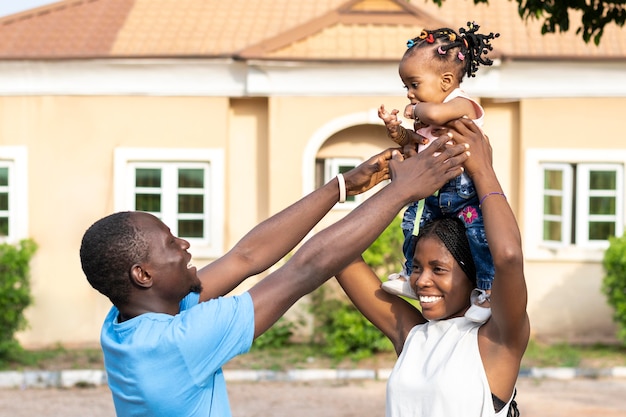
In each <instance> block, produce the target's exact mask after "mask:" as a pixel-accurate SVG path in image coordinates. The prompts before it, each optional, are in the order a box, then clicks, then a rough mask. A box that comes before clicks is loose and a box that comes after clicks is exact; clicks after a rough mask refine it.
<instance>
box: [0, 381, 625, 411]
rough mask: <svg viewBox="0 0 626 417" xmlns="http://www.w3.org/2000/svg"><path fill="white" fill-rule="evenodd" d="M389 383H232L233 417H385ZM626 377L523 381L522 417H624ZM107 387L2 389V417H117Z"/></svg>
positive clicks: (230, 386)
mask: <svg viewBox="0 0 626 417" xmlns="http://www.w3.org/2000/svg"><path fill="white" fill-rule="evenodd" d="M385 383H386V382H385V381H373V380H364V381H351V382H338V381H318V382H229V383H228V392H229V395H230V402H231V407H232V410H233V417H256V416H263V417H266V416H268V415H269V416H272V417H320V416H324V417H383V416H384V414H385ZM624 393H626V379H616V378H611V379H584V378H580V379H572V380H533V379H530V378H521V379H520V380H519V382H518V395H517V399H518V404H519V408H520V412H521V415H522V417H599V416H602V417H618V416H620V417H624V416H626V396H625V395H624ZM114 415H115V414H114V411H113V404H112V401H111V397H110V393H109V390H108V388H107V387H106V386H100V387H96V388H82V389H77V388H76V389H40V388H30V389H24V390H17V389H0V417H61V416H62V417H87V416H88V417H114Z"/></svg>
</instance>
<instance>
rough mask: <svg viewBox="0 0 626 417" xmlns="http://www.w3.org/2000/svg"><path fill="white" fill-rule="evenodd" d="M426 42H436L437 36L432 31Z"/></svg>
mask: <svg viewBox="0 0 626 417" xmlns="http://www.w3.org/2000/svg"><path fill="white" fill-rule="evenodd" d="M426 42H427V43H434V42H435V37H434V36H433V34H432V33H429V34H428V36H427V37H426Z"/></svg>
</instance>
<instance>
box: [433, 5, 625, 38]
mask: <svg viewBox="0 0 626 417" xmlns="http://www.w3.org/2000/svg"><path fill="white" fill-rule="evenodd" d="M432 1H433V2H434V3H435V4H437V5H438V6H441V5H442V4H443V2H444V0H432ZM516 1H517V4H518V7H517V10H518V12H519V15H520V17H521V18H522V19H526V20H528V19H541V18H543V19H544V20H543V25H542V26H541V34H542V35H545V34H546V33H556V32H567V31H568V30H569V26H570V19H569V16H570V12H575V14H574V15H575V16H577V18H578V16H581V18H580V19H581V25H580V26H579V27H578V28H577V29H576V34H581V33H582V38H583V40H584V41H585V43H589V41H590V40H591V38H592V37H593V42H594V43H595V44H596V45H598V44H599V43H600V39H601V38H602V34H603V33H604V27H605V26H606V25H607V24H610V23H615V24H616V25H618V26H624V22H626V8H625V6H624V0H597V1H596V0H594V1H573V0H570V1H545V0H516ZM479 3H487V4H488V3H489V0H474V4H479ZM478 23H480V22H478Z"/></svg>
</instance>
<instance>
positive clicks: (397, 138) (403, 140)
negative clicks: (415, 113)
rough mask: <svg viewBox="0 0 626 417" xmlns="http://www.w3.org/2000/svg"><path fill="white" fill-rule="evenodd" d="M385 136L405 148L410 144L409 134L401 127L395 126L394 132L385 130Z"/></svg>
mask: <svg viewBox="0 0 626 417" xmlns="http://www.w3.org/2000/svg"><path fill="white" fill-rule="evenodd" d="M387 136H388V137H389V139H391V140H393V141H394V142H395V143H397V144H398V145H400V146H406V145H408V144H409V142H410V136H409V132H408V131H407V129H406V128H405V127H404V126H402V125H398V126H396V127H395V131H391V130H389V129H387Z"/></svg>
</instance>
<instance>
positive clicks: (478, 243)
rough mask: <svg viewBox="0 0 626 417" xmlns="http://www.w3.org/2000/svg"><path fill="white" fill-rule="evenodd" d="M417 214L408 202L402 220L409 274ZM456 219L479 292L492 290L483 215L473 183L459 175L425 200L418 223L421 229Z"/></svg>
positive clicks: (416, 209) (413, 249)
mask: <svg viewBox="0 0 626 417" xmlns="http://www.w3.org/2000/svg"><path fill="white" fill-rule="evenodd" d="M417 211H418V202H417V201H416V202H413V203H411V204H410V205H409V206H408V207H407V209H406V210H405V212H404V216H403V218H402V226H401V227H402V232H403V234H404V243H403V245H402V250H403V252H404V257H405V259H406V261H405V265H404V272H405V273H407V275H410V274H411V270H412V269H413V254H414V252H415V240H416V238H415V236H414V235H417V230H414V229H415V217H416V215H417ZM452 216H456V217H458V218H460V219H461V220H462V221H463V224H465V231H466V234H467V239H468V240H469V244H470V249H471V251H472V257H473V259H474V264H475V265H476V283H477V286H478V288H480V289H482V290H488V289H491V284H492V282H493V276H494V273H495V271H494V266H493V259H492V258H491V252H490V251H489V246H488V245H487V237H486V235H485V225H484V222H483V215H482V212H481V210H480V208H479V201H478V196H477V195H476V188H475V187H474V183H473V182H472V180H471V179H470V178H469V176H468V175H467V174H462V175H459V176H458V177H456V178H454V179H452V180H450V181H449V182H448V183H447V184H445V185H444V186H443V187H441V189H440V190H439V191H438V192H437V193H436V194H434V195H431V196H429V197H427V198H426V199H425V200H424V210H423V212H422V215H421V218H420V220H419V225H420V227H423V226H424V225H425V224H427V223H429V222H430V221H432V220H435V219H439V218H443V217H452Z"/></svg>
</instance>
